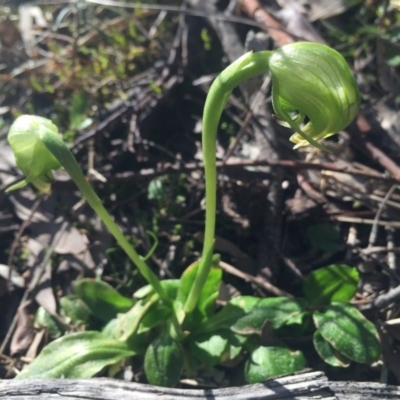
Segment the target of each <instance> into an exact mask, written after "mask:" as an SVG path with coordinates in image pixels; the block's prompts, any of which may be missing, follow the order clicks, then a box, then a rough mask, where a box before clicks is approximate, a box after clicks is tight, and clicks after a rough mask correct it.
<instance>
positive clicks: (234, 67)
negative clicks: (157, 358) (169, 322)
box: [185, 51, 272, 313]
mask: <svg viewBox="0 0 400 400" xmlns="http://www.w3.org/2000/svg"><path fill="white" fill-rule="evenodd" d="M271 55H272V52H271V51H263V52H259V53H247V54H245V55H244V56H243V57H240V58H239V59H238V60H236V61H235V62H234V63H233V64H231V65H229V66H228V67H227V68H226V69H225V70H224V71H222V72H221V74H220V75H219V76H218V77H217V78H216V79H215V81H214V82H213V84H212V85H211V88H210V91H209V92H208V95H207V99H206V103H205V106H204V116H203V136H202V141H203V143H202V146H203V158H204V172H205V182H206V184H205V186H206V219H205V232H204V244H203V251H202V255H201V260H200V265H199V268H198V270H197V275H196V278H195V281H194V284H193V286H192V289H191V291H190V293H189V296H188V298H187V300H186V303H185V311H186V312H187V313H188V312H191V311H192V310H193V309H194V308H195V307H196V305H197V302H198V300H199V297H200V293H201V291H202V289H203V286H204V284H205V282H206V280H207V276H208V273H209V271H210V268H211V262H212V255H213V250H214V236H215V218H216V209H217V200H216V198H217V170H216V140H217V131H218V125H219V121H220V119H221V116H222V112H223V110H224V108H225V105H226V103H227V102H228V99H229V96H230V94H231V93H232V91H233V89H235V88H236V87H237V86H239V85H240V84H241V83H243V82H244V81H246V80H248V79H251V78H254V77H255V76H257V75H260V74H263V73H266V72H268V71H269V67H268V62H269V58H270V57H271Z"/></svg>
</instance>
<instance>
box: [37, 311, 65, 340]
mask: <svg viewBox="0 0 400 400" xmlns="http://www.w3.org/2000/svg"><path fill="white" fill-rule="evenodd" d="M35 328H44V329H46V330H47V332H48V334H49V335H50V336H51V337H52V338H57V337H60V336H61V335H62V334H63V333H64V332H65V326H64V325H63V324H61V322H59V321H58V320H57V319H56V318H55V317H53V316H52V315H51V314H50V313H49V312H47V311H46V309H45V308H44V307H42V306H40V307H39V308H38V310H37V311H36V316H35Z"/></svg>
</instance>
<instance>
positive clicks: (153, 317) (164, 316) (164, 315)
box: [138, 303, 172, 333]
mask: <svg viewBox="0 0 400 400" xmlns="http://www.w3.org/2000/svg"><path fill="white" fill-rule="evenodd" d="M171 314H172V308H170V307H168V306H165V305H163V304H159V303H154V304H152V305H151V307H150V309H149V310H148V311H147V312H146V314H145V315H144V317H143V318H142V320H141V321H140V324H139V329H138V333H142V332H147V331H149V330H151V329H153V328H155V327H156V326H158V325H160V324H163V323H165V321H167V320H168V319H169V318H170V316H171Z"/></svg>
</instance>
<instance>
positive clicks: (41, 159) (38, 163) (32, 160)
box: [7, 115, 61, 194]
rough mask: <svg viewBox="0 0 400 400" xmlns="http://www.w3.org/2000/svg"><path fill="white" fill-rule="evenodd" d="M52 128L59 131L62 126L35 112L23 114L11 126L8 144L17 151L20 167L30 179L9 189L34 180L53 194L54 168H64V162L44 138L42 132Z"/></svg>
mask: <svg viewBox="0 0 400 400" xmlns="http://www.w3.org/2000/svg"><path fill="white" fill-rule="evenodd" d="M48 131H51V132H53V133H54V132H55V133H57V132H58V129H57V127H56V126H55V125H54V124H53V123H52V122H51V121H49V120H48V119H46V118H42V117H37V116H34V115H21V116H20V117H18V118H17V119H16V120H15V121H14V123H13V124H12V125H11V128H10V131H9V133H8V137H7V138H8V143H9V144H10V146H11V148H12V150H13V152H14V156H15V161H16V164H17V166H18V168H20V169H21V171H22V172H23V173H24V175H25V176H26V178H25V179H24V180H23V181H22V182H19V183H17V184H15V185H13V186H12V187H10V188H8V190H7V191H11V190H14V189H19V188H21V187H24V186H25V185H27V184H28V183H32V185H34V186H35V187H36V188H37V189H39V190H40V191H41V192H43V193H46V194H49V193H50V188H51V182H52V181H53V175H52V172H51V171H52V170H56V169H60V168H61V164H60V163H59V162H58V160H57V159H56V158H55V157H54V156H53V155H52V154H51V152H50V151H49V150H48V149H47V148H46V146H45V145H44V144H43V142H42V140H41V137H42V135H43V134H45V133H46V132H48Z"/></svg>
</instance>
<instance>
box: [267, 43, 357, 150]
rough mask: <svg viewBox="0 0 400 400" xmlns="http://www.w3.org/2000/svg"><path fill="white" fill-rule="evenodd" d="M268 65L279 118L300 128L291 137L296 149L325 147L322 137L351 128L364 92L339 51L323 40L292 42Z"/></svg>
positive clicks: (288, 125)
mask: <svg viewBox="0 0 400 400" xmlns="http://www.w3.org/2000/svg"><path fill="white" fill-rule="evenodd" d="M269 67H270V71H271V74H272V105H273V108H274V111H275V113H276V117H277V118H276V120H277V122H279V123H280V124H281V125H283V126H286V127H291V128H292V129H294V130H295V131H296V133H295V134H294V135H292V137H291V138H290V140H291V141H292V142H294V143H296V145H295V148H297V147H301V146H306V145H308V144H312V145H314V146H316V147H319V148H323V146H321V145H320V144H318V141H319V140H320V139H324V138H327V137H329V136H331V135H333V134H335V133H337V132H338V131H340V130H342V129H344V128H346V127H347V125H349V124H350V122H351V121H352V120H353V119H354V117H355V116H356V115H357V113H358V110H359V107H360V93H359V90H358V87H357V84H356V81H355V79H354V77H353V74H352V72H351V70H350V68H349V67H348V65H347V63H346V61H345V59H344V58H343V57H342V55H341V54H339V53H338V52H337V51H336V50H333V49H332V48H330V47H328V46H325V45H323V44H320V43H309V42H298V43H293V44H288V45H285V46H282V47H280V48H279V49H277V50H276V51H274V53H273V54H272V56H271V58H270V60H269ZM305 118H308V122H307V123H306V124H305V125H304V126H302V124H303V122H304V120H305Z"/></svg>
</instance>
